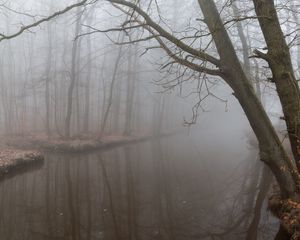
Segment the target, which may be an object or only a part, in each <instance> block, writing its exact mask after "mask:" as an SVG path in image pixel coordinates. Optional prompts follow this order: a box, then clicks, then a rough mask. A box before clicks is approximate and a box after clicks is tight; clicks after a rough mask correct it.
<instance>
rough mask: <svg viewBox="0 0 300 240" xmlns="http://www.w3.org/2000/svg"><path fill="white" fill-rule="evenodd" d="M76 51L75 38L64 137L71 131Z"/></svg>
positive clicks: (78, 13) (78, 11) (78, 24)
mask: <svg viewBox="0 0 300 240" xmlns="http://www.w3.org/2000/svg"><path fill="white" fill-rule="evenodd" d="M80 11H81V9H80V8H78V9H77V21H76V29H75V37H76V36H77V35H78V33H79V31H80V27H81V26H80V20H81V14H80ZM77 51H78V41H77V39H75V40H74V42H73V47H72V65H71V76H70V78H71V79H70V80H71V83H70V86H69V89H68V104H67V116H66V120H65V137H66V138H70V131H71V116H72V108H73V92H74V88H75V83H76V60H77V58H76V56H77Z"/></svg>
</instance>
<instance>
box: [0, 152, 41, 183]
mask: <svg viewBox="0 0 300 240" xmlns="http://www.w3.org/2000/svg"><path fill="white" fill-rule="evenodd" d="M43 161H44V156H43V154H42V153H40V152H38V151H33V150H30V151H25V150H21V149H15V148H3V147H1V149H0V180H2V179H4V178H6V177H10V176H12V175H15V174H17V173H19V172H20V171H23V170H26V169H31V168H34V167H35V166H36V165H40V164H42V163H43Z"/></svg>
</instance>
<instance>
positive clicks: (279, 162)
mask: <svg viewBox="0 0 300 240" xmlns="http://www.w3.org/2000/svg"><path fill="white" fill-rule="evenodd" d="M198 2H199V5H200V7H201V9H202V12H203V15H204V20H205V23H206V24H207V26H208V28H209V30H210V32H211V34H212V37H213V39H214V42H215V44H216V47H217V51H218V53H219V56H220V62H221V66H220V69H221V70H222V72H223V76H222V77H223V78H224V80H225V81H226V82H227V83H228V84H229V86H230V87H231V88H232V89H233V91H234V95H235V96H236V98H237V99H238V101H239V103H240V104H241V106H242V108H243V110H244V112H245V114H246V116H247V118H248V120H249V123H250V125H251V127H252V129H253V131H254V133H255V135H256V137H257V139H258V142H259V147H260V157H261V160H262V161H264V162H265V163H266V164H267V165H268V166H269V167H270V168H271V170H272V172H273V174H274V175H275V177H276V179H277V181H278V184H279V186H280V189H281V191H282V194H283V195H284V196H286V197H287V196H294V195H295V192H296V191H297V186H296V184H297V182H299V176H298V174H297V172H296V169H295V166H294V164H293V163H292V161H291V160H290V159H289V158H288V156H287V154H286V152H285V151H284V149H283V147H282V144H281V142H280V140H279V138H278V136H277V134H276V132H275V130H274V128H273V126H272V124H271V121H270V119H269V118H268V116H267V114H266V112H265V110H264V108H263V106H262V105H261V103H260V101H259V99H258V98H257V96H256V95H255V92H254V89H253V87H252V85H251V83H250V81H249V79H248V78H247V76H246V74H245V73H244V71H243V69H242V66H241V64H240V62H239V60H238V57H237V55H236V53H235V50H234V47H233V45H232V42H231V40H230V38H229V36H228V33H227V32H226V30H225V28H224V26H223V23H222V20H221V18H220V15H219V12H218V10H217V8H216V6H215V3H214V1H213V0H198Z"/></svg>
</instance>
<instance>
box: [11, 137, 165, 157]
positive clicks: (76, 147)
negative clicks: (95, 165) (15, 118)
mask: <svg viewBox="0 0 300 240" xmlns="http://www.w3.org/2000/svg"><path fill="white" fill-rule="evenodd" d="M164 136H167V135H164ZM160 137H161V136H160ZM153 138H155V137H154V136H152V135H150V136H149V135H143V136H105V137H103V138H101V139H94V138H86V139H85V138H76V139H70V140H65V139H62V138H47V137H36V136H30V137H25V138H24V137H15V138H11V139H9V140H7V141H6V144H7V145H8V146H13V147H17V148H20V149H26V150H31V149H38V150H42V151H47V152H48V151H50V152H58V153H64V152H65V153H81V152H87V151H95V150H101V149H108V148H113V147H118V146H121V145H126V144H132V143H137V142H141V141H146V140H150V139H153Z"/></svg>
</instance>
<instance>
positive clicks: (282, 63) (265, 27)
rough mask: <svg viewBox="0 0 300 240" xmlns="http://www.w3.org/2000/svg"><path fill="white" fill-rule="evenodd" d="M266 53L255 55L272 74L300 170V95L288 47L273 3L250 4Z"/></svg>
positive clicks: (262, 0)
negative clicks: (260, 31) (264, 43)
mask: <svg viewBox="0 0 300 240" xmlns="http://www.w3.org/2000/svg"><path fill="white" fill-rule="evenodd" d="M253 3H254V6H255V11H256V15H257V16H263V17H259V18H258V21H259V24H260V27H261V29H262V32H263V35H264V38H265V41H266V43H267V48H268V52H267V54H263V53H261V52H258V51H256V53H257V55H258V57H261V58H263V59H265V60H266V61H267V62H268V64H269V66H270V68H271V71H272V74H273V81H274V82H275V84H276V89H277V92H278V95H279V98H280V102H281V105H282V109H283V113H284V118H285V121H286V125H287V130H288V135H289V139H290V143H291V147H292V151H293V155H294V158H295V161H296V165H297V168H298V170H300V107H299V106H300V91H299V87H298V84H297V81H296V78H295V75H294V70H293V66H292V61H291V56H290V51H289V47H288V45H287V43H286V41H285V37H284V35H283V32H282V30H281V27H280V23H279V20H278V16H277V12H276V9H275V6H274V1H273V0H253Z"/></svg>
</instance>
